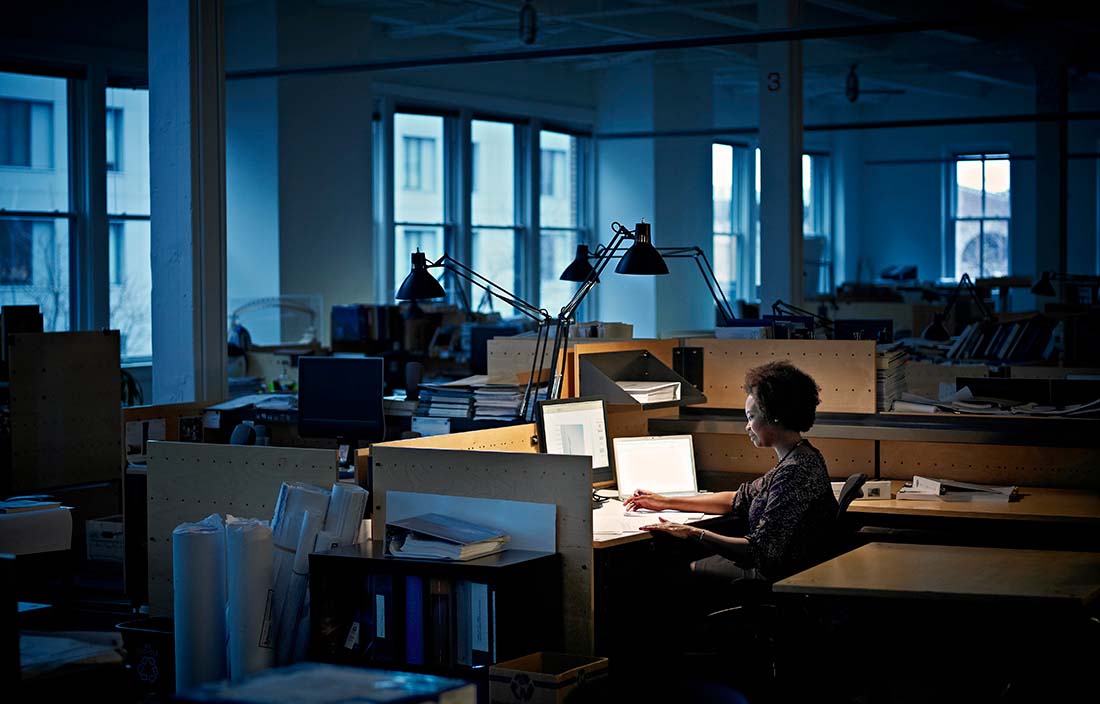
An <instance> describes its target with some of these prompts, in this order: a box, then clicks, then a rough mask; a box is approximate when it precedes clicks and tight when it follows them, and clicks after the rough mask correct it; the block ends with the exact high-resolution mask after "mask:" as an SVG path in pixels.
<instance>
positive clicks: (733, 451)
mask: <svg viewBox="0 0 1100 704" xmlns="http://www.w3.org/2000/svg"><path fill="white" fill-rule="evenodd" d="M811 442H812V443H813V446H814V447H816V448H817V449H818V450H819V451H820V452H821V454H822V455H823V456H824V457H825V465H826V467H827V468H828V470H829V476H830V477H831V478H833V479H834V480H842V479H844V478H846V477H848V475H850V474H854V473H856V472H863V473H865V474H867V475H868V476H871V477H873V476H874V475H875V443H874V441H873V440H847V439H833V438H813V439H812V440H811ZM692 444H693V446H694V448H695V467H696V471H697V472H700V471H706V472H709V473H720V472H730V473H737V474H753V475H754V476H760V475H761V474H763V473H764V472H767V471H768V470H769V469H771V468H772V467H774V466H775V463H776V461H777V460H778V459H779V458H778V457H777V456H776V454H775V450H773V449H772V448H770V447H755V446H754V445H753V444H752V443H751V442H750V441H749V439H748V436H746V435H730V434H727V433H696V434H695V435H693V436H692ZM705 488H706V487H705Z"/></svg>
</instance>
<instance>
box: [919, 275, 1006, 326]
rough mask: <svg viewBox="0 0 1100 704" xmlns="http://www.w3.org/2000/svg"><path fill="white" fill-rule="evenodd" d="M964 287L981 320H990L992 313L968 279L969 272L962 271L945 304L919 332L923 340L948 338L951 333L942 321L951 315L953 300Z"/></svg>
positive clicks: (956, 298)
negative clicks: (972, 300)
mask: <svg viewBox="0 0 1100 704" xmlns="http://www.w3.org/2000/svg"><path fill="white" fill-rule="evenodd" d="M964 288H965V289H966V292H967V294H969V295H970V297H971V298H972V299H974V303H975V305H977V306H978V310H979V311H981V314H982V320H992V319H993V313H992V312H990V310H989V308H988V307H987V306H986V305H985V303H984V302H983V301H982V297H981V295H979V293H978V289H977V288H976V287H975V286H974V282H973V281H972V280H971V279H970V274H969V273H965V272H964V273H963V275H962V278H960V279H959V283H958V285H957V286H955V289H954V290H953V291H951V295H950V296H948V298H947V305H946V306H944V309H943V310H942V311H940V312H939V313H936V314H935V315H933V316H932V322H931V323H929V324H928V326H927V327H925V328H924V330H923V331H922V332H921V335H920V336H921V337H923V338H924V339H925V340H932V341H933V342H945V341H946V340H948V339H950V337H951V333H950V332H949V331H948V330H947V326H946V325H945V324H944V321H945V320H947V317H948V316H949V315H951V309H952V308H954V307H955V302H956V301H958V300H959V291H960V290H962V289H964Z"/></svg>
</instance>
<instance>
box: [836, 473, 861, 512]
mask: <svg viewBox="0 0 1100 704" xmlns="http://www.w3.org/2000/svg"><path fill="white" fill-rule="evenodd" d="M866 482H867V475H866V474H864V473H863V472H858V473H856V474H853V475H851V476H850V477H848V478H847V479H846V480H844V486H843V487H841V489H840V498H839V499H837V505H838V509H837V512H836V517H837V518H838V519H839V518H842V517H843V516H844V514H845V513H847V511H848V507H849V506H850V505H851V504H852V502H853V501H855V500H856V499H858V498H859V497H861V496H863V485H864V484H865V483H866Z"/></svg>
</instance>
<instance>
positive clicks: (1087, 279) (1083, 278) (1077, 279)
mask: <svg viewBox="0 0 1100 704" xmlns="http://www.w3.org/2000/svg"><path fill="white" fill-rule="evenodd" d="M1052 281H1061V282H1062V283H1064V284H1065V285H1066V286H1067V287H1073V288H1075V289H1078V290H1080V289H1089V290H1090V294H1089V300H1088V301H1081V300H1078V302H1087V303H1089V304H1095V303H1097V302H1098V300H1100V276H1087V275H1085V274H1062V273H1060V272H1057V271H1044V272H1043V275H1042V277H1041V278H1040V279H1039V280H1038V281H1036V282H1035V285H1034V286H1032V287H1031V292H1032V293H1033V294H1035V295H1036V296H1056V295H1058V293H1057V292H1056V291H1055V290H1054V284H1053V283H1051V282H1052ZM1080 298H1081V296H1080V294H1078V299H1080Z"/></svg>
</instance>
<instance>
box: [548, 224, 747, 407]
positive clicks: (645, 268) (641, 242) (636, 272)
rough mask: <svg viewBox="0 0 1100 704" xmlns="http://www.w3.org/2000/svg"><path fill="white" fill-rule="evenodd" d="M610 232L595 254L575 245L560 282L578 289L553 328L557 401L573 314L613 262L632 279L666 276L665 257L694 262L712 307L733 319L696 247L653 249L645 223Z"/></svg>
mask: <svg viewBox="0 0 1100 704" xmlns="http://www.w3.org/2000/svg"><path fill="white" fill-rule="evenodd" d="M611 232H612V233H613V236H612V239H611V243H610V244H608V245H607V246H606V247H605V246H603V245H596V250H595V252H594V253H589V251H588V246H587V245H577V256H576V258H575V259H574V260H573V261H572V262H571V263H570V264H569V266H567V267H566V268H565V271H563V272H562V274H561V277H560V279H561V280H562V281H579V282H581V285H580V288H578V289H577V291H576V292H575V293H574V294H573V297H572V298H571V299H569V302H568V303H566V304H565V305H564V306H562V309H561V311H560V312H559V313H558V318H557V321H556V323H555V329H554V347H553V353H552V354H551V357H550V360H551V361H550V369H551V376H552V379H553V381H552V383H551V389H550V393H551V395H550V396H549V397H550V398H557V394H558V393H560V391H561V383H560V382H561V377H562V373H561V370H560V369H559V368H560V367H561V366H563V364H564V359H565V351H566V349H567V348H568V346H569V328H570V327H571V326H572V325H573V323H574V322H575V321H574V319H573V318H574V315H575V314H576V311H577V308H578V307H580V304H581V302H583V301H584V299H585V297H586V296H588V293H589V292H590V291H591V290H592V287H593V286H595V285H596V284H597V283H599V281H600V274H601V273H603V270H604V269H605V268H607V265H608V264H609V263H610V262H611V260H612V259H618V260H619V263H618V264H617V265H616V266H615V273H617V274H627V275H633V276H661V275H664V274H667V273H668V264H666V263H665V258H670V259H693V260H695V264H696V266H698V267H699V273H701V274H702V275H703V280H704V281H705V282H706V284H707V289H708V290H709V291H710V295H711V297H712V298H713V299H714V304H715V306H717V308H718V310H719V311H721V313H722V317H723V318H724V319H725V320H726V321H727V322H729V321H731V320H733V319H734V317H735V316H734V315H733V309H732V307H731V306H730V304H729V301H728V300H727V299H726V296H725V294H724V293H723V292H722V287H721V286H720V285H719V284H718V280H717V278H715V276H714V270H713V269H712V268H711V266H710V262H709V261H708V260H707V255H706V253H705V252H703V250H702V249H700V248H699V247H654V246H653V242H652V230H651V225H650V224H649V223H647V222H645V221H644V220H643V221H642V222H640V223H637V224H636V225H635V226H634V229H633V230H628V229H626V227H625V226H624V225H622V224H621V223H619V222H613V223H611ZM624 240H633V242H632V243H631V245H630V246H629V247H626V248H621V247H620V245H622V243H623V241H624ZM589 259H592V260H594V261H595V265H592V264H591V263H589V261H588V260H589Z"/></svg>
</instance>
